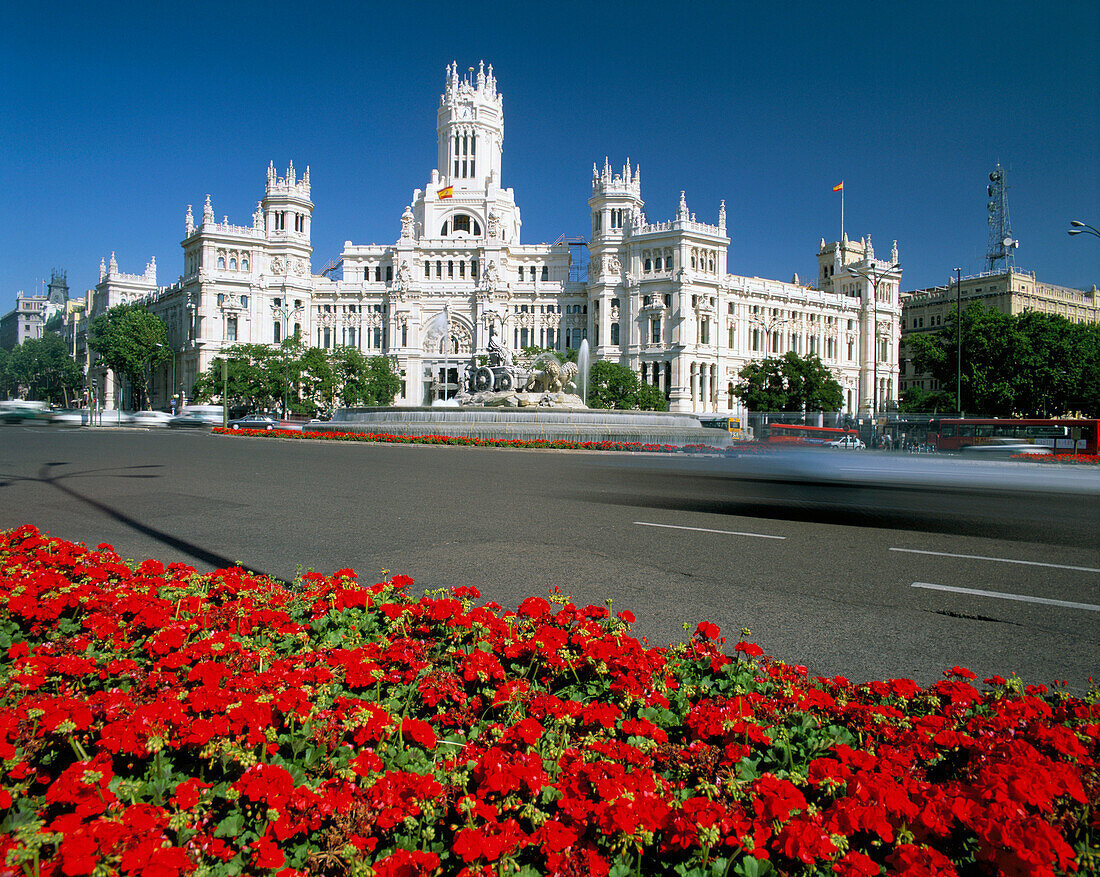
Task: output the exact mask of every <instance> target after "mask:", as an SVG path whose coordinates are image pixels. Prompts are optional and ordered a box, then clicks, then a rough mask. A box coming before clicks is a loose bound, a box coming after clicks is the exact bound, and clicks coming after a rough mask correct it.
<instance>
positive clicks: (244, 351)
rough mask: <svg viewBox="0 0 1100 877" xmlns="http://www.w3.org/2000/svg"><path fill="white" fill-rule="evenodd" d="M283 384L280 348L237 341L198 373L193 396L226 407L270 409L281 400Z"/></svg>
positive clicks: (228, 408) (249, 409) (255, 409)
mask: <svg viewBox="0 0 1100 877" xmlns="http://www.w3.org/2000/svg"><path fill="white" fill-rule="evenodd" d="M223 362H225V363H226V374H225V378H224V380H223V378H222V363H223ZM283 385H284V381H283V379H282V377H281V362H280V359H279V351H278V350H275V349H273V348H271V347H269V346H268V345H266V344H234V345H233V346H232V347H230V348H229V349H228V350H226V351H225V354H224V355H223V356H219V357H215V358H214V359H213V360H212V361H211V363H210V365H209V367H208V368H207V369H206V371H204V372H203V373H202V374H201V375H199V376H198V378H197V379H196V381H195V385H194V387H193V388H192V391H191V396H192V398H193V399H195V401H197V402H219V403H221V404H224V405H225V406H226V410H227V411H234V412H236V411H241V410H242V409H244V410H247V411H271V410H274V409H275V408H276V407H278V403H280V402H281V401H282V397H283ZM223 392H224V393H225V398H222V394H223Z"/></svg>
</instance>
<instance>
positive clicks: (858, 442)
mask: <svg viewBox="0 0 1100 877" xmlns="http://www.w3.org/2000/svg"><path fill="white" fill-rule="evenodd" d="M826 447H830V448H848V449H849V450H852V451H865V450H866V449H867V445H865V444H864V443H863V440H862V439H861V438H860V437H859V436H857V435H846V436H844V437H842V438H838V439H836V440H834V441H831V442H827V443H826Z"/></svg>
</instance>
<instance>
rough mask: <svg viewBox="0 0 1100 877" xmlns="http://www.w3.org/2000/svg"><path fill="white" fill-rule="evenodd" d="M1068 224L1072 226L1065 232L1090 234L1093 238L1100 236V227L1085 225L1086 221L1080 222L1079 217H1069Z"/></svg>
mask: <svg viewBox="0 0 1100 877" xmlns="http://www.w3.org/2000/svg"><path fill="white" fill-rule="evenodd" d="M1069 224H1070V225H1071V226H1072V228H1070V230H1069V231H1067V232H1066V234H1070V235H1074V234H1091V235H1092V236H1093V237H1094V238H1100V229H1097V228H1095V227H1094V226H1091V225H1087V224H1086V223H1084V222H1081V220H1079V219H1071V220H1070V221H1069Z"/></svg>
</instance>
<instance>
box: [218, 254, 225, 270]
mask: <svg viewBox="0 0 1100 877" xmlns="http://www.w3.org/2000/svg"><path fill="white" fill-rule="evenodd" d="M218 267H219V268H220V269H221V270H223V271H224V270H225V256H218Z"/></svg>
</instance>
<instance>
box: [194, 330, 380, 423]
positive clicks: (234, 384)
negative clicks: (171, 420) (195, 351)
mask: <svg viewBox="0 0 1100 877" xmlns="http://www.w3.org/2000/svg"><path fill="white" fill-rule="evenodd" d="M223 360H226V361H227V365H226V369H227V377H226V380H225V388H224V389H225V396H226V400H227V401H228V405H229V409H230V410H242V409H245V410H248V411H280V412H282V413H283V415H284V416H286V415H288V414H302V415H308V416H310V417H313V416H317V415H329V416H331V414H332V413H333V411H335V410H336V408H337V407H341V406H342V407H356V406H364V405H390V404H392V403H393V400H394V398H395V397H396V396H397V393H398V391H400V389H401V378H400V377H399V376H398V375H397V373H396V372H394V370H393V364H392V362H391V361H390V360H389V359H388V358H387V357H384V356H373V357H367V356H364V355H363V354H362V353H361V352H360V351H359V350H357V349H355V348H353V347H338V348H336V349H335V350H331V351H328V350H324V349H322V348H320V347H306V346H305V345H304V344H302V342H301V338H300V336H294V337H292V338H288V339H286V340H285V341H284V342H283V343H282V344H281V345H280V346H279V347H277V348H275V347H271V346H269V345H266V344H236V345H234V346H233V347H230V348H229V349H228V350H227V351H226V353H225V355H224V356H222V357H217V358H215V359H214V360H213V361H212V362H211V364H210V367H209V368H208V369H207V370H206V371H205V372H203V373H202V374H201V375H199V377H198V379H197V380H196V381H195V385H194V387H193V389H192V393H191V395H192V397H193V398H194V399H195V400H196V401H215V400H216V401H219V402H221V401H225V400H223V399H222V392H223V380H222V362H223Z"/></svg>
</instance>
